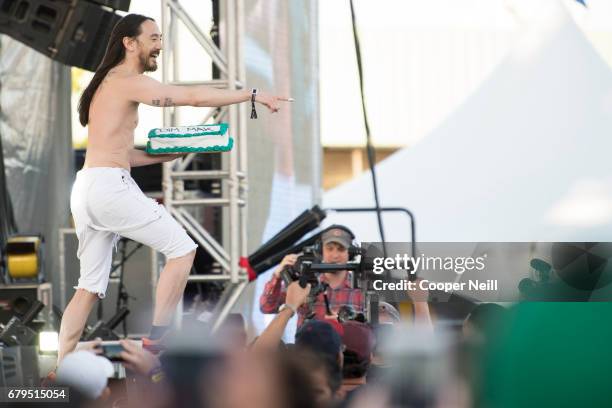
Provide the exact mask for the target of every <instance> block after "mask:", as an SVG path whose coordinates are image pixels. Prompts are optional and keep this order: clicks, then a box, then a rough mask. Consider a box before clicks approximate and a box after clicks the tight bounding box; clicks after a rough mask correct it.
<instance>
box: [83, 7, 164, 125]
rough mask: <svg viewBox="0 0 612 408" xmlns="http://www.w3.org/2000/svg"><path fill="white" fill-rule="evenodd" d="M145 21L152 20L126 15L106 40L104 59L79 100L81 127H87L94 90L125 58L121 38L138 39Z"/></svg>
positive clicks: (137, 15) (135, 15)
mask: <svg viewBox="0 0 612 408" xmlns="http://www.w3.org/2000/svg"><path fill="white" fill-rule="evenodd" d="M146 20H151V21H155V20H153V19H152V18H151V17H146V16H143V15H140V14H128V15H126V16H125V17H123V18H122V19H121V20H119V21H118V22H117V24H116V25H115V27H114V28H113V31H112V33H111V35H110V38H109V40H108V46H107V47H106V52H105V53H104V58H102V62H101V63H100V66H99V67H98V70H97V71H96V73H95V74H94V76H93V78H92V79H91V82H90V83H89V85H87V88H85V90H84V91H83V94H82V95H81V99H80V100H79V108H78V110H79V122H81V125H83V126H85V125H87V122H89V105H91V100H92V99H93V96H94V94H95V93H96V90H97V89H98V87H99V86H100V84H101V83H102V81H103V80H104V78H105V77H106V74H108V71H110V70H111V69H112V68H114V67H115V66H117V65H118V64H119V63H121V62H122V61H123V59H124V58H125V47H124V46H123V37H132V38H135V37H138V36H139V35H140V33H141V32H142V30H141V27H140V25H141V24H142V23H143V22H144V21H146Z"/></svg>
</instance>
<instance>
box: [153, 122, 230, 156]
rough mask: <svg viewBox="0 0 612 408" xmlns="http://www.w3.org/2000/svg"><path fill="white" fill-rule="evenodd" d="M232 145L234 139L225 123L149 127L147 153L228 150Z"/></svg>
mask: <svg viewBox="0 0 612 408" xmlns="http://www.w3.org/2000/svg"><path fill="white" fill-rule="evenodd" d="M233 145H234V139H232V138H231V137H230V136H229V132H228V125H227V123H219V124H216V125H197V126H177V127H167V128H157V129H151V130H150V131H149V141H148V142H147V153H149V154H167V153H202V152H211V153H212V152H228V151H230V150H232V147H233Z"/></svg>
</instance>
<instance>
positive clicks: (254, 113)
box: [251, 88, 257, 119]
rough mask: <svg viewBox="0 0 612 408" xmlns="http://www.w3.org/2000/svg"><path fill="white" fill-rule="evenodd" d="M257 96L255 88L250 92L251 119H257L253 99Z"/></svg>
mask: <svg viewBox="0 0 612 408" xmlns="http://www.w3.org/2000/svg"><path fill="white" fill-rule="evenodd" d="M256 96H257V88H253V89H252V90H251V119H257V111H256V110H255V97H256Z"/></svg>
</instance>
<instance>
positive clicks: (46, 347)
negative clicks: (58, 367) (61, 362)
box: [38, 331, 59, 353]
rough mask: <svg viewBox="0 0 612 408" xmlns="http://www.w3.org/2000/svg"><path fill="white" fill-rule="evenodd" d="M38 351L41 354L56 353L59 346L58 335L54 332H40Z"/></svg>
mask: <svg viewBox="0 0 612 408" xmlns="http://www.w3.org/2000/svg"><path fill="white" fill-rule="evenodd" d="M39 336H40V337H39V344H38V347H39V348H38V349H39V351H40V352H42V353H56V352H57V350H58V344H59V335H58V334H57V332H56V331H41V332H40V335H39Z"/></svg>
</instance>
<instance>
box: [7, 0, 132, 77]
mask: <svg viewBox="0 0 612 408" xmlns="http://www.w3.org/2000/svg"><path fill="white" fill-rule="evenodd" d="M120 18H121V16H119V15H117V14H115V13H114V12H112V11H110V10H108V9H105V8H103V7H102V6H100V5H99V4H96V3H92V2H89V1H82V0H0V33H4V34H7V35H9V36H11V37H13V38H14V39H16V40H18V41H20V42H22V43H24V44H26V45H28V46H30V47H32V48H34V49H35V50H37V51H39V52H41V53H42V54H44V55H46V56H48V57H50V58H53V59H54V60H57V61H60V62H62V63H64V64H66V65H71V66H75V67H80V68H84V69H86V70H89V71H95V70H96V68H97V67H98V65H100V62H101V61H102V57H103V56H104V51H105V50H106V45H107V43H108V39H109V37H110V33H111V31H112V29H113V27H114V26H115V24H116V23H117V22H118V21H119V19H120Z"/></svg>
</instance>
